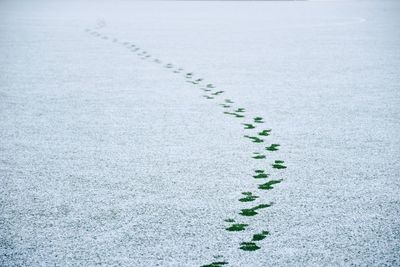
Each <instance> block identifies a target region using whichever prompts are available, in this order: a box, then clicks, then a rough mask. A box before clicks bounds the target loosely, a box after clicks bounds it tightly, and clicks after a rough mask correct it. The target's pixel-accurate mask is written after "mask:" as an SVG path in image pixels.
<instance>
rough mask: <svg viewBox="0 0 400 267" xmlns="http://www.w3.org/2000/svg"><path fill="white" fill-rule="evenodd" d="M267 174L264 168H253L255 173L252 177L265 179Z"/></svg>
mask: <svg viewBox="0 0 400 267" xmlns="http://www.w3.org/2000/svg"><path fill="white" fill-rule="evenodd" d="M268 176H269V174H268V173H266V172H265V171H264V170H255V175H253V178H254V179H265V178H268Z"/></svg>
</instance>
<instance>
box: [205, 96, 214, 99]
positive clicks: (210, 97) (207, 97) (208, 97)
mask: <svg viewBox="0 0 400 267" xmlns="http://www.w3.org/2000/svg"><path fill="white" fill-rule="evenodd" d="M203 97H205V98H206V99H214V97H212V96H209V95H203Z"/></svg>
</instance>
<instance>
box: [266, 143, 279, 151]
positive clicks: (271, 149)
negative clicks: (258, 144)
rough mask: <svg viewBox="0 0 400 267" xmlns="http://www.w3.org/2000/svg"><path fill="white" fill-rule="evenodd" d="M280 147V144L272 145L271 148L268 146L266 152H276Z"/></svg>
mask: <svg viewBox="0 0 400 267" xmlns="http://www.w3.org/2000/svg"><path fill="white" fill-rule="evenodd" d="M279 146H280V144H271V145H270V146H267V147H266V148H265V150H268V151H276V150H278V147H279Z"/></svg>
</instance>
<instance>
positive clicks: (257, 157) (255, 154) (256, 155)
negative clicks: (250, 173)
mask: <svg viewBox="0 0 400 267" xmlns="http://www.w3.org/2000/svg"><path fill="white" fill-rule="evenodd" d="M253 154H254V156H253V157H252V158H253V159H265V155H263V154H260V153H258V152H255V153H253Z"/></svg>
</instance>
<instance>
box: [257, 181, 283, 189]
mask: <svg viewBox="0 0 400 267" xmlns="http://www.w3.org/2000/svg"><path fill="white" fill-rule="evenodd" d="M280 182H282V180H271V181H268V182H266V183H265V184H260V185H259V186H258V189H261V190H271V189H273V188H274V187H273V185H274V184H279V183H280Z"/></svg>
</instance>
